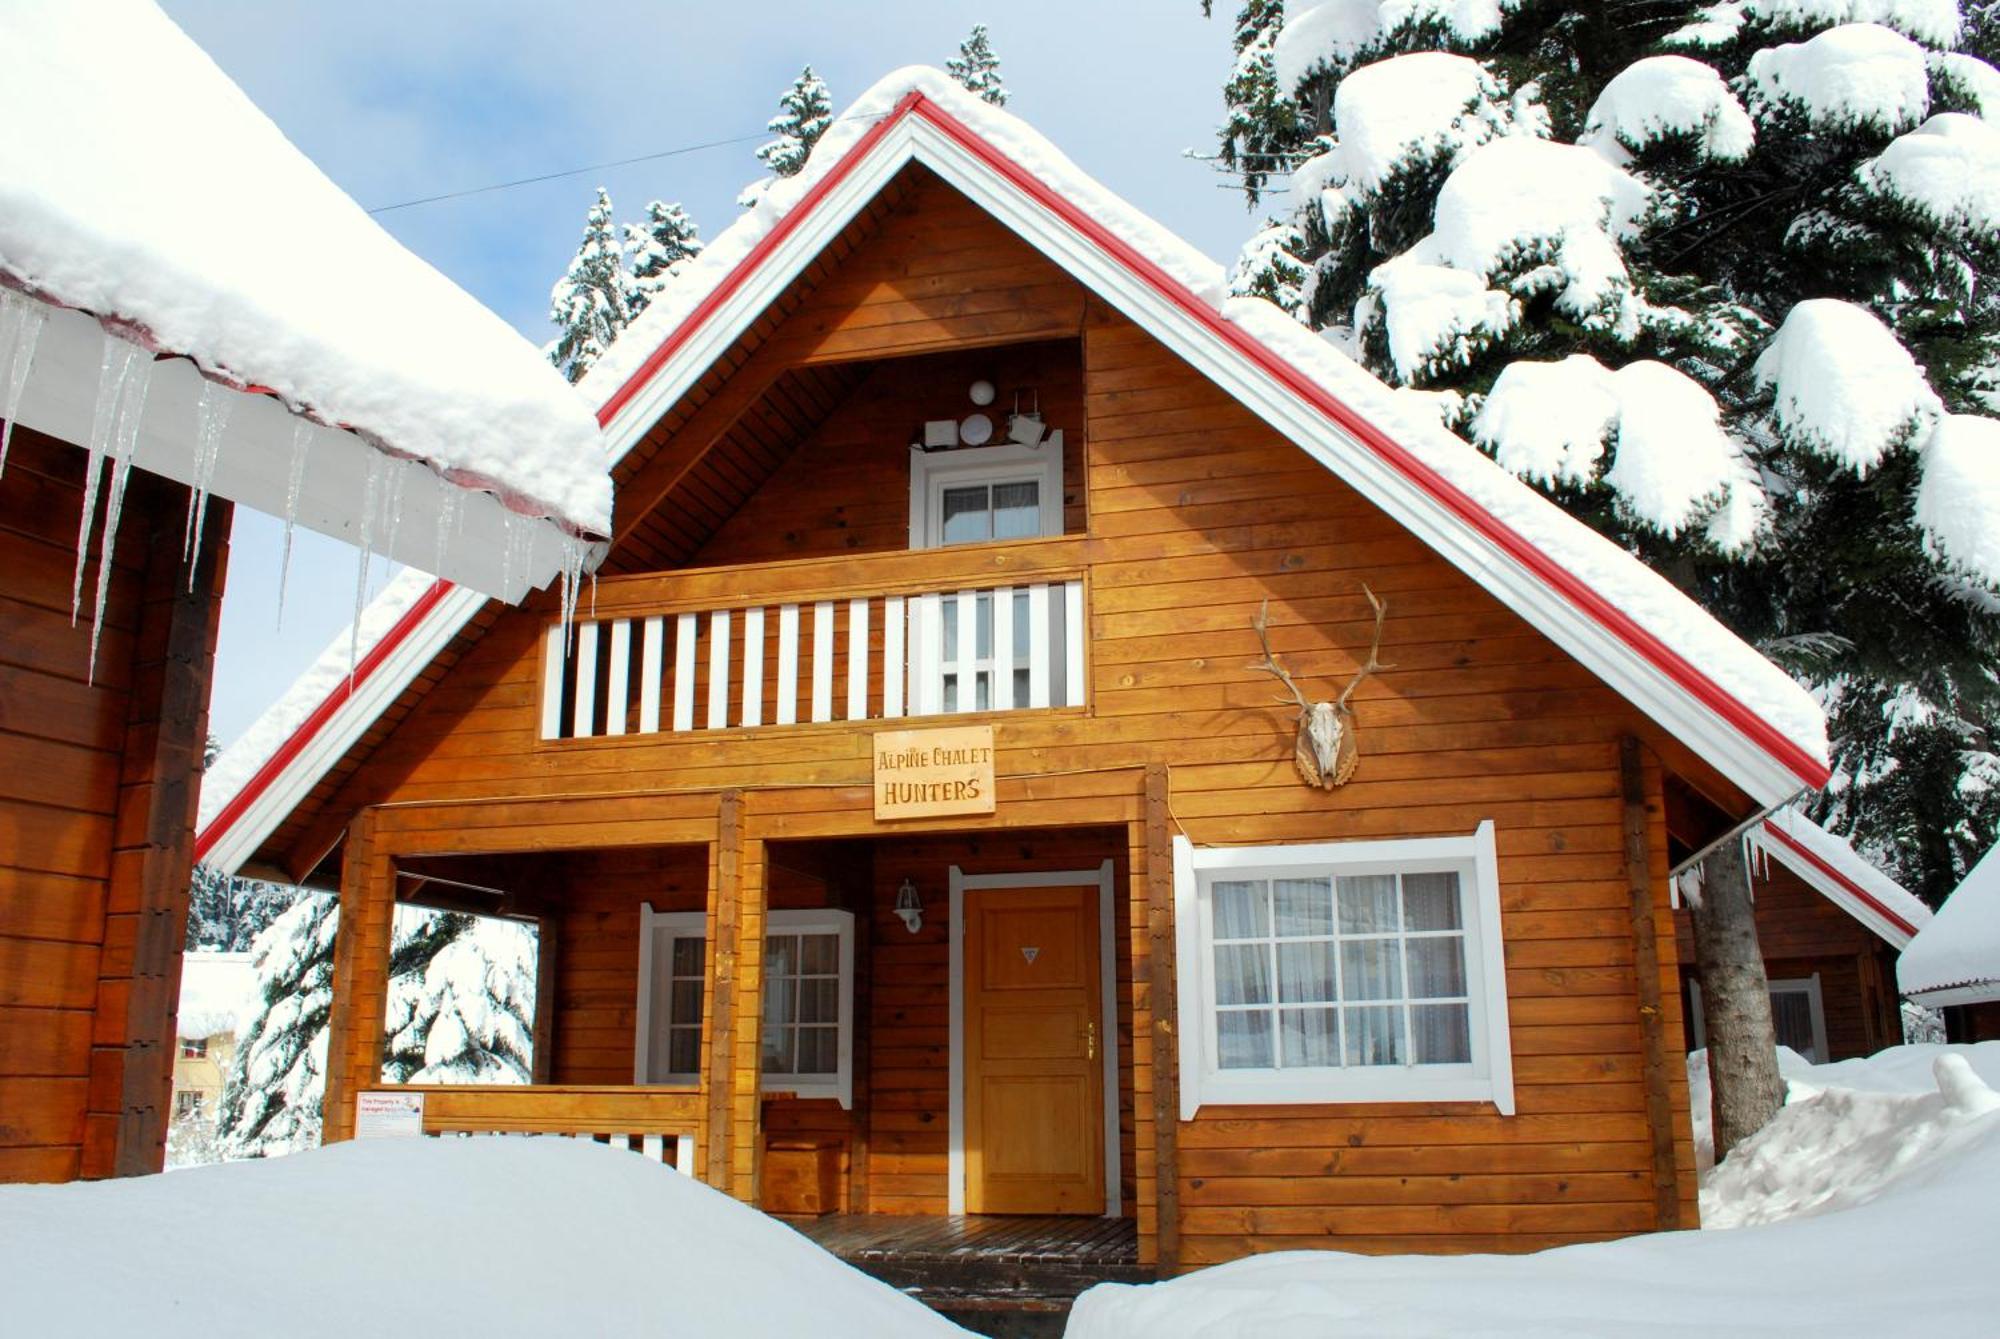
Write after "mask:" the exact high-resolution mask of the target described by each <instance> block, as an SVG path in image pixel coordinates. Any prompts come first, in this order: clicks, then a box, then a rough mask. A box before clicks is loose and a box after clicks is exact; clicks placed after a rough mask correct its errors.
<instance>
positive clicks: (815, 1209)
mask: <svg viewBox="0 0 2000 1339" xmlns="http://www.w3.org/2000/svg"><path fill="white" fill-rule="evenodd" d="M844 1151H845V1145H844V1144H843V1142H842V1141H841V1140H839V1139H836V1138H833V1137H831V1136H822V1137H814V1136H809V1135H808V1136H796V1135H794V1136H788V1137H786V1138H781V1139H773V1140H771V1141H770V1142H769V1143H767V1144H765V1146H764V1193H763V1205H762V1208H763V1210H764V1212H766V1213H769V1214H776V1215H778V1216H780V1217H786V1218H818V1217H820V1216H821V1215H823V1214H830V1213H835V1212H838V1211H839V1209H840V1181H841V1160H842V1158H841V1155H842V1153H843V1152H844Z"/></svg>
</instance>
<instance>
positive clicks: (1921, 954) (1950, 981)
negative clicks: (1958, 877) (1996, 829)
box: [1896, 842, 2000, 1000]
mask: <svg viewBox="0 0 2000 1339" xmlns="http://www.w3.org/2000/svg"><path fill="white" fill-rule="evenodd" d="M1896 984H1897V986H1898V987H1899V988H1900V989H1901V990H1902V992H1903V994H1905V995H1912V996H1922V995H1926V994H1932V993H1941V992H1946V991H1956V990H1963V989H1966V988H1968V987H1972V988H1978V987H1988V988H1990V989H1988V990H1987V991H1986V992H1985V997H1986V998H1990V999H1995V1000H2000V842H1995V843H1994V844H1993V846H1992V848H1991V849H1990V850H1988V851H1987V852H1986V854H1985V855H1983V856H1981V857H1980V858H1979V863H1977V864H1975V865H1974V866H1973V867H1972V868H1971V869H1970V870H1968V871H1967V872H1966V875H1965V879H1964V880H1963V881H1962V882H1961V883H1960V884H1959V885H1958V887H1957V888H1955V889H1954V890H1953V891H1952V894H1951V896H1950V897H1947V898H1946V899H1945V900H1944V905H1943V906H1942V907H1939V908H1938V910H1937V914H1936V915H1934V916H1932V917H1931V921H1930V924H1928V925H1926V926H1925V927H1924V928H1923V929H1922V930H1921V931H1919V932H1918V934H1917V937H1916V938H1915V939H1913V940H1911V941H1910V946H1909V947H1908V948H1906V949H1904V950H1903V956H1902V957H1901V958H1900V959H1899V960H1898V961H1897V963H1896Z"/></svg>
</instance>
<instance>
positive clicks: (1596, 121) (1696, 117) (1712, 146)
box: [1578, 56, 1757, 166]
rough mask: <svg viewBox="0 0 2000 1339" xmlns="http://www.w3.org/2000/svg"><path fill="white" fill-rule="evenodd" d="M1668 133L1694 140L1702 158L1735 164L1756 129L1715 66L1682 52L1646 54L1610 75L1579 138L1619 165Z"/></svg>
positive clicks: (1751, 142)
mask: <svg viewBox="0 0 2000 1339" xmlns="http://www.w3.org/2000/svg"><path fill="white" fill-rule="evenodd" d="M1670 135H1686V136H1689V137H1691V138H1693V139H1695V141H1696V143H1697V144H1698V145H1699V146H1700V149H1701V153H1702V155H1703V156H1704V157H1706V158H1712V159H1715V160H1716V161H1718V162H1727V163H1735V162H1741V161H1742V160H1743V159H1744V158H1747V157H1748V156H1749V154H1750V149H1751V147H1752V146H1753V145H1754V144H1755V143H1756V140H1757V129H1756V127H1755V126H1753V125H1752V124H1751V123H1750V114H1749V113H1748V112H1746V111H1744V110H1743V104H1741V103H1739V102H1738V101H1737V100H1736V95H1735V94H1734V93H1731V92H1730V91H1729V85H1727V84H1725V83H1723V82H1722V76H1721V75H1719V74H1717V73H1716V72H1715V70H1714V68H1713V67H1711V66H1708V65H1704V64H1702V63H1701V62H1700V61H1698V60H1690V59H1688V58H1687V57H1686V56H1647V57H1646V58H1644V59H1643V60H1635V61H1633V62H1632V63H1631V64H1630V65H1628V66H1626V67H1625V68H1624V69H1622V70H1620V71H1619V72H1618V73H1617V74H1615V75H1613V76H1612V77H1611V82H1610V83H1608V84H1606V85H1605V86H1604V91H1603V92H1602V93H1600V94H1598V95H1597V101H1596V102H1594V103H1592V104H1591V106H1590V115H1589V116H1588V117H1586V118H1585V126H1584V134H1583V138H1582V139H1581V140H1580V141H1578V142H1579V143H1582V144H1586V145H1589V146H1590V147H1592V148H1594V149H1596V150H1597V151H1598V152H1600V153H1603V154H1605V155H1606V156H1607V157H1609V158H1610V159H1611V161H1612V162H1614V163H1617V164H1619V165H1621V166H1622V165H1623V164H1625V163H1626V162H1629V161H1630V159H1631V156H1632V154H1633V153H1636V152H1638V151H1639V150H1640V149H1643V148H1645V147H1646V146H1647V145H1649V144H1652V143H1655V142H1657V141H1659V140H1662V139H1665V138H1666V137H1668V136H1670Z"/></svg>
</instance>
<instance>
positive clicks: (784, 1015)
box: [764, 976, 799, 1024]
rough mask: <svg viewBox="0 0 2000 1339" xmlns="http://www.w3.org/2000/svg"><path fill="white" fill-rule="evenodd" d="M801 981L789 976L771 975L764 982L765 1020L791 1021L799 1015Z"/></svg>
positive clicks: (774, 1021)
mask: <svg viewBox="0 0 2000 1339" xmlns="http://www.w3.org/2000/svg"><path fill="white" fill-rule="evenodd" d="M798 988H799V983H798V982H797V981H795V980H793V979H792V978H791V977H788V976H774V977H770V978H769V979H767V980H766V981H765V982H764V1022H765V1023H766V1024H771V1023H790V1022H792V1021H793V1020H795V1019H796V1018H797V1017H798V1002H797V991H798Z"/></svg>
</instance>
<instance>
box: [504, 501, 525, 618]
mask: <svg viewBox="0 0 2000 1339" xmlns="http://www.w3.org/2000/svg"><path fill="white" fill-rule="evenodd" d="M520 522H521V518H520V517H519V516H516V515H515V514H514V513H513V512H511V511H502V512H501V513H500V535H501V539H500V590H499V595H500V598H501V599H502V600H507V601H511V600H512V599H513V598H514V544H515V541H516V539H517V538H518V537H519V530H520Z"/></svg>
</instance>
